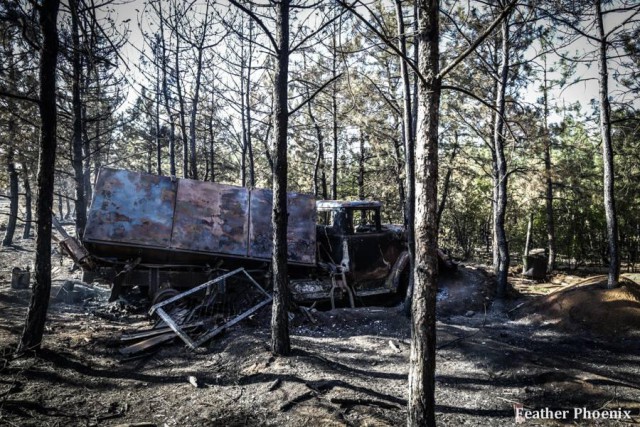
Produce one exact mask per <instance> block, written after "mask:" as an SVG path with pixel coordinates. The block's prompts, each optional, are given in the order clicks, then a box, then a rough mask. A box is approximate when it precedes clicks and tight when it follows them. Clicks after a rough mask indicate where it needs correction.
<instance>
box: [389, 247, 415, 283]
mask: <svg viewBox="0 0 640 427" xmlns="http://www.w3.org/2000/svg"><path fill="white" fill-rule="evenodd" d="M407 268H409V252H408V251H404V252H402V253H401V254H400V256H399V257H398V259H397V260H396V262H395V264H393V267H392V268H391V272H390V273H389V275H388V276H387V280H386V283H385V287H386V288H387V289H389V290H390V291H392V292H398V291H402V290H403V289H402V286H403V285H404V284H403V283H400V280H401V278H402V273H403V272H404V271H405V269H407Z"/></svg>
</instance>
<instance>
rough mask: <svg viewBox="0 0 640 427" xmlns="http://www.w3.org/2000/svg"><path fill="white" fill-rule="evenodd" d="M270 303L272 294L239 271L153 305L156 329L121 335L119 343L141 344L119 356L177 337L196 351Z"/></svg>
mask: <svg viewBox="0 0 640 427" xmlns="http://www.w3.org/2000/svg"><path fill="white" fill-rule="evenodd" d="M271 301H272V297H271V295H269V294H268V293H267V292H266V291H265V290H264V289H262V287H261V286H260V285H259V284H258V283H257V282H256V281H255V280H254V279H253V278H252V277H251V276H250V275H249V273H247V271H246V270H245V269H244V268H238V269H236V270H233V271H231V272H229V273H226V274H224V275H222V276H220V277H217V278H216V279H213V280H210V281H208V282H206V283H203V284H201V285H199V286H196V287H195V288H192V289H189V290H188V291H185V292H182V293H179V294H177V295H174V296H171V297H170V298H168V299H166V300H164V301H162V302H158V303H157V304H155V305H153V306H152V307H151V309H150V310H149V314H150V315H152V316H158V317H159V319H160V321H159V322H158V323H157V324H156V327H155V328H153V329H150V330H144V331H138V332H135V333H130V334H124V335H123V336H122V337H121V338H120V340H121V342H126V343H130V342H134V341H137V340H141V341H139V342H136V343H134V344H131V345H129V346H127V347H125V348H123V349H121V350H120V353H122V354H123V355H125V356H130V355H132V354H136V353H140V352H142V351H145V350H148V349H150V348H152V347H155V346H156V345H158V344H162V343H165V342H168V341H171V340H173V339H174V338H175V337H176V336H178V337H179V338H180V339H181V340H182V341H183V342H184V343H185V344H186V345H187V346H188V347H189V348H191V349H194V350H195V349H196V348H198V347H200V346H201V345H202V344H204V343H205V342H207V341H209V340H210V339H211V338H213V337H215V336H216V335H218V334H219V333H220V332H222V331H223V330H224V329H226V328H229V327H230V326H233V325H235V324H236V323H238V322H240V321H241V320H243V319H246V318H247V317H249V316H250V315H252V314H253V313H255V312H256V311H257V310H259V309H260V308H262V307H263V306H265V305H267V304H268V303H270V302H271Z"/></svg>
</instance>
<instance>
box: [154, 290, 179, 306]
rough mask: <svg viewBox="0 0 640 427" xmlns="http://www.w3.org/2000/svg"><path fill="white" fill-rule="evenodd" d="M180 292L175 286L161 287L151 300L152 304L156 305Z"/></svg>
mask: <svg viewBox="0 0 640 427" xmlns="http://www.w3.org/2000/svg"><path fill="white" fill-rule="evenodd" d="M179 293H180V292H178V291H177V290H176V289H173V288H164V289H160V290H159V291H158V292H156V294H155V295H154V296H153V299H152V300H151V305H156V304H159V303H161V302H162V301H166V300H168V299H169V298H172V297H175V296H176V295H178V294H179Z"/></svg>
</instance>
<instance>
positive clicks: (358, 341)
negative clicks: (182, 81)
mask: <svg viewBox="0 0 640 427" xmlns="http://www.w3.org/2000/svg"><path fill="white" fill-rule="evenodd" d="M16 243H17V244H16V246H14V247H10V248H2V249H1V250H0V348H2V353H1V354H0V425H7V426H57V425H60V426H62V425H64V426H66V425H134V424H135V425H149V426H151V425H157V426H165V425H166V426H174V425H176V426H200V425H203V426H208V425H209V426H236V425H256V426H262V425H274V426H280V425H282V426H303V425H322V426H325V425H327V426H332V425H336V426H341V425H350V426H351V425H353V426H386V425H394V426H395V425H403V424H404V420H405V417H406V408H405V407H406V402H407V390H408V382H407V374H408V370H409V347H410V321H409V319H407V318H406V317H405V316H404V315H403V314H402V313H401V309H400V307H358V308H356V309H349V308H338V309H335V310H330V311H319V310H318V311H313V312H312V316H313V319H314V320H315V321H316V323H313V322H312V321H311V320H310V319H309V318H308V317H306V316H303V315H302V314H294V315H293V319H292V321H291V340H292V347H293V354H292V355H291V356H290V357H283V358H276V357H274V356H273V355H272V354H271V352H270V351H269V345H268V343H269V321H270V310H269V309H268V308H264V309H262V310H261V311H259V312H258V313H256V314H255V315H254V316H253V317H251V318H249V319H246V320H245V321H243V322H241V323H239V324H237V325H235V326H233V327H232V328H230V329H229V330H228V331H227V332H226V333H225V334H223V335H222V336H220V337H218V338H216V339H214V340H212V341H210V342H209V343H208V345H207V346H206V347H205V348H204V349H200V350H199V351H196V352H194V351H190V350H188V349H187V348H185V346H184V345H182V344H181V343H180V342H178V341H176V342H173V343H171V344H167V345H164V346H163V347H161V349H160V350H159V351H157V352H156V353H154V354H152V355H150V356H147V357H145V358H141V359H137V360H132V361H123V357H122V356H121V355H120V353H119V351H118V350H119V348H120V342H119V338H120V335H121V334H122V333H123V332H131V331H132V330H135V329H136V328H142V327H149V325H150V321H149V319H148V318H147V316H146V308H145V304H146V303H147V302H146V301H145V300H144V299H142V297H139V296H138V297H136V296H135V295H132V296H130V297H129V298H128V299H127V300H119V301H116V302H114V303H108V302H107V299H108V296H109V290H108V288H106V287H102V286H99V285H96V286H94V287H93V288H86V289H85V292H84V293H83V294H82V295H81V298H79V299H78V300H77V301H75V302H74V303H73V304H69V303H68V302H67V301H65V299H56V298H55V296H56V295H57V293H58V291H59V288H60V286H61V285H62V284H63V283H64V281H65V280H78V279H79V273H78V272H75V273H70V272H69V266H70V262H69V260H67V259H63V258H61V257H59V256H58V255H56V256H55V257H54V266H55V267H54V270H53V276H54V279H55V281H54V288H53V290H52V301H51V306H50V311H49V316H48V323H47V327H46V334H45V338H44V342H43V344H42V347H43V351H42V352H41V353H40V354H38V356H37V357H22V358H17V359H15V358H12V355H11V353H12V349H13V348H15V345H16V343H17V341H18V338H19V335H20V333H21V330H22V327H23V323H24V317H25V313H26V308H27V305H28V301H29V294H30V291H29V290H27V289H24V290H20V289H12V288H11V287H10V276H11V272H10V270H11V268H13V267H14V266H20V267H25V266H26V265H29V264H31V263H32V260H33V256H34V252H33V245H34V243H33V241H32V240H17V242H16ZM60 260H62V261H60ZM637 276H640V275H637ZM639 278H640V277H639ZM632 279H633V277H632ZM583 280H584V278H582V277H578V276H576V275H569V274H559V275H555V276H553V277H552V278H551V280H550V281H549V282H544V283H537V282H531V281H527V280H523V279H519V278H518V277H517V275H513V277H512V278H511V283H512V285H513V292H511V295H510V298H509V299H507V300H506V301H496V300H495V299H494V295H493V283H494V281H493V280H492V277H491V276H490V275H489V274H487V273H486V272H485V269H484V268H482V267H480V266H473V265H468V266H462V265H461V266H460V267H459V269H458V272H456V273H455V274H451V275H449V276H446V277H443V278H442V279H441V282H440V291H439V295H438V324H437V327H438V343H437V347H438V350H437V357H436V363H437V378H436V387H437V396H436V411H437V420H438V423H439V425H446V426H460V425H473V426H503V425H513V424H514V421H515V419H514V405H523V406H524V408H525V409H531V410H541V409H544V408H551V409H558V410H567V411H568V412H567V419H566V420H560V421H558V420H555V421H554V420H547V421H539V420H527V422H526V424H525V425H527V424H528V425H556V424H567V423H568V424H574V425H575V424H580V425H584V424H586V423H587V422H585V420H584V419H583V418H582V416H581V414H578V417H577V419H574V412H573V411H574V409H573V408H586V409H587V410H589V411H595V410H599V411H604V410H616V411H617V410H618V409H619V408H622V409H623V410H627V411H631V412H630V414H631V419H626V420H624V421H623V422H624V423H636V424H638V423H640V325H639V323H638V322H640V302H639V301H640V298H639V293H638V290H639V288H638V287H637V285H635V284H634V283H633V282H630V281H626V282H625V286H624V287H623V288H620V289H618V290H616V291H614V292H611V291H606V290H604V289H603V288H602V287H601V286H600V285H599V284H598V283H596V282H598V280H600V279H592V280H591V281H590V282H589V281H587V282H583ZM581 281H582V284H580V282H581ZM576 284H578V285H576ZM589 310H595V311H592V313H595V314H592V315H591V316H589ZM616 313H622V314H621V316H622V317H620V316H618V314H616ZM190 376H193V377H195V378H196V379H197V382H198V387H194V385H192V384H191V383H190V382H189V380H188V378H189V377H190ZM616 413H617V412H616ZM612 414H614V415H615V413H612ZM590 423H592V424H594V425H612V424H614V423H615V422H614V421H611V420H592V421H590Z"/></svg>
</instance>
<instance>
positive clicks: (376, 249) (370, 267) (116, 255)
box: [76, 168, 409, 306]
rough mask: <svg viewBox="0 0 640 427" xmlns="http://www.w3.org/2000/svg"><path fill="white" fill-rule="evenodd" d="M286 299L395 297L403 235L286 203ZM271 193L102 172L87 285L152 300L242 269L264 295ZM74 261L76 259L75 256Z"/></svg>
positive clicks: (361, 212) (329, 207)
mask: <svg viewBox="0 0 640 427" xmlns="http://www.w3.org/2000/svg"><path fill="white" fill-rule="evenodd" d="M287 203H288V215H289V216H288V233H287V243H288V265H289V268H288V270H289V283H290V290H291V294H292V296H293V298H294V300H296V301H298V302H302V303H311V302H314V301H330V302H331V303H332V305H333V304H335V302H336V301H338V300H342V301H345V302H346V303H348V304H349V305H351V306H354V305H355V304H356V303H357V301H358V300H359V299H361V298H365V297H369V296H373V295H390V296H393V297H402V296H403V295H404V292H405V291H406V288H407V283H408V276H409V274H408V271H409V262H408V261H409V257H408V253H407V245H406V235H405V232H404V230H403V228H402V227H400V226H394V225H383V224H382V221H381V215H380V211H381V208H382V204H381V203H380V202H375V201H324V200H323V201H316V200H315V198H314V197H313V196H311V195H308V194H298V193H288V202H287ZM271 211H272V192H271V190H268V189H259V188H251V189H249V188H244V187H237V186H231V185H225V184H219V183H214V182H205V181H197V180H190V179H181V178H175V177H167V176H158V175H150V174H144V173H138V172H132V171H126V170H116V169H110V168H103V169H102V170H101V171H100V173H99V175H98V178H97V180H96V185H95V191H94V195H93V200H92V203H91V207H90V209H89V214H88V220H87V226H86V229H85V230H84V234H83V236H82V242H81V243H82V245H83V247H84V248H85V249H86V253H85V256H83V257H82V259H80V260H79V261H80V262H79V263H80V264H81V265H82V266H83V268H85V270H86V273H85V274H86V277H85V281H89V280H93V279H95V278H97V277H101V278H103V279H106V280H108V281H109V282H111V283H112V299H114V298H117V296H118V294H119V293H120V292H122V291H123V289H125V288H127V287H130V286H138V287H140V288H141V289H143V290H144V291H145V292H147V293H148V294H149V296H150V297H151V298H153V299H155V300H156V301H157V300H160V299H163V298H166V297H170V296H171V295H175V294H176V293H177V292H178V290H179V289H181V288H190V287H193V286H196V285H198V284H199V283H202V282H205V281H207V280H211V279H213V278H215V277H217V276H220V275H223V274H225V273H226V272H229V271H231V270H233V269H235V268H238V267H242V268H244V269H245V270H246V271H247V272H248V273H249V274H251V275H252V277H254V278H256V280H258V281H262V282H263V283H264V284H266V285H268V282H269V272H270V269H269V265H270V261H271V253H272V226H271ZM76 258H78V257H77V256H76Z"/></svg>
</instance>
